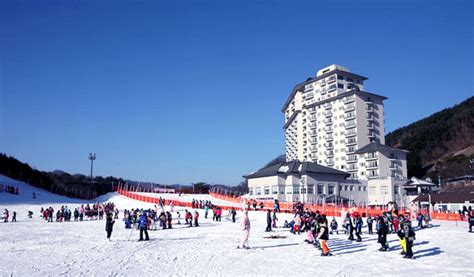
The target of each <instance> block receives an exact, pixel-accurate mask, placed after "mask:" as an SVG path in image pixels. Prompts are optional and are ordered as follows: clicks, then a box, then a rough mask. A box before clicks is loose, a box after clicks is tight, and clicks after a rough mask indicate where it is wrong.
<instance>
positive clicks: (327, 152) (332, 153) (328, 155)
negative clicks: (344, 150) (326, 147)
mask: <svg viewBox="0 0 474 277" xmlns="http://www.w3.org/2000/svg"><path fill="white" fill-rule="evenodd" d="M326 157H328V158H329V157H334V151H326Z"/></svg>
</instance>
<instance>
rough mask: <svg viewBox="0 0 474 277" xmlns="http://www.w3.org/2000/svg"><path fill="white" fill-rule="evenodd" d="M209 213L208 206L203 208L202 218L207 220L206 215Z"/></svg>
mask: <svg viewBox="0 0 474 277" xmlns="http://www.w3.org/2000/svg"><path fill="white" fill-rule="evenodd" d="M208 213H209V205H206V206H204V218H206V219H207V214H208Z"/></svg>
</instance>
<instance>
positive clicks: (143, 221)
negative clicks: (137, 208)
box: [138, 213, 150, 241]
mask: <svg viewBox="0 0 474 277" xmlns="http://www.w3.org/2000/svg"><path fill="white" fill-rule="evenodd" d="M147 227H148V226H147V215H146V213H142V214H141V215H140V217H139V219H138V228H140V239H139V240H138V241H142V240H143V233H145V240H150V237H149V236H148V231H147Z"/></svg>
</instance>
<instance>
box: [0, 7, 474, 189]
mask: <svg viewBox="0 0 474 277" xmlns="http://www.w3.org/2000/svg"><path fill="white" fill-rule="evenodd" d="M35 2H36V3H35ZM38 2H41V3H38ZM292 2H295V1H256V2H253V1H167V2H164V1H158V2H156V1H141V2H130V1H120V2H118V3H116V2H115V1H87V2H84V1H57V2H53V1H34V2H27V1H0V39H1V41H0V152H6V153H7V154H10V155H13V156H15V157H16V158H18V159H20V160H22V161H23V162H28V163H29V164H30V165H32V166H34V167H36V168H38V169H40V170H54V169H62V170H65V171H68V172H71V173H83V174H88V171H89V161H88V160H87V156H88V153H89V152H96V153H97V160H96V164H95V173H96V174H98V175H104V176H109V175H114V176H119V177H124V178H130V179H134V180H144V181H145V180H146V181H154V182H160V183H183V184H186V183H190V182H197V181H205V182H211V183H226V184H231V185H233V184H238V183H239V182H240V180H241V176H242V175H243V174H245V173H249V172H251V171H253V170H256V169H258V168H260V167H261V166H262V165H263V164H265V163H266V162H267V161H269V160H271V159H273V158H274V157H275V156H277V155H278V154H282V153H284V134H283V130H282V126H283V120H284V119H283V114H282V113H281V112H280V109H281V107H282V105H283V104H284V102H285V100H286V98H287V97H288V95H289V93H290V92H291V90H292V88H293V87H294V85H295V84H296V83H298V82H301V81H304V80H305V79H306V78H307V77H310V76H314V75H315V73H316V71H317V70H318V69H320V68H322V67H325V66H327V65H329V64H333V63H336V64H341V65H344V66H348V67H349V68H350V69H351V70H352V71H353V72H355V73H358V74H361V75H363V76H366V77H369V80H368V81H366V90H367V91H370V92H374V93H378V94H382V95H385V96H387V97H389V99H388V100H387V101H386V102H385V121H386V131H392V130H394V129H396V128H398V127H401V126H404V125H407V124H409V123H411V122H413V121H415V120H418V119H421V118H423V117H425V116H428V115H430V114H431V113H433V112H435V111H438V110H440V109H442V108H445V107H449V106H452V105H454V104H456V103H458V102H460V101H462V100H464V99H466V98H467V97H469V96H472V95H473V94H474V93H473V76H474V74H473V73H474V71H473V60H474V59H473V58H474V55H473V49H474V45H473V17H472V14H474V10H473V5H472V3H471V1H467V0H466V1H456V0H454V1H447V0H446V1H394V2H390V1H328V2H323V1H313V2H314V3H313V2H299V3H298V4H294V3H292ZM316 2H317V3H316ZM381 2H383V3H381ZM414 2H416V3H414Z"/></svg>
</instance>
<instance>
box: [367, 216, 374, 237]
mask: <svg viewBox="0 0 474 277" xmlns="http://www.w3.org/2000/svg"><path fill="white" fill-rule="evenodd" d="M373 222H374V220H373V219H372V217H371V216H370V215H369V216H368V217H367V228H368V229H369V235H372V234H373V231H372V224H373Z"/></svg>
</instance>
